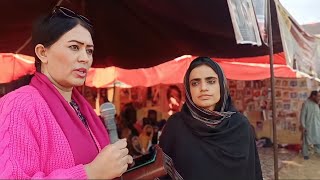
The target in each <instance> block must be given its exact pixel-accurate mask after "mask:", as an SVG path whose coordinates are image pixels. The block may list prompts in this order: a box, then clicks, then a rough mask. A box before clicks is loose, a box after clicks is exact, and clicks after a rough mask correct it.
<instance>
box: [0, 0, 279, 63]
mask: <svg viewBox="0 0 320 180" xmlns="http://www.w3.org/2000/svg"><path fill="white" fill-rule="evenodd" d="M60 2H61V5H63V6H65V7H68V8H70V9H73V10H75V11H76V12H80V13H81V14H84V15H85V16H87V17H88V18H89V19H91V20H92V22H93V24H94V28H95V36H94V42H95V57H94V59H95V61H94V64H93V67H106V66H116V67H121V68H126V69H134V68H146V67H153V66H156V65H159V64H161V63H164V62H166V61H167V60H170V59H174V58H176V57H179V56H181V55H184V54H191V55H194V56H200V55H201V56H204V55H205V56H210V57H219V58H238V57H254V56H262V55H267V54H268V52H269V51H268V47H266V46H265V45H262V46H260V47H257V46H252V45H237V44H236V40H235V36H234V31H233V27H232V23H231V18H230V13H229V9H228V5H227V1H226V0H215V1H212V0H200V1H199V0H161V1H150V0H134V1H133V0H118V1H113V0H104V1H101V0H59V1H58V0H46V1H43V0H3V1H0V7H1V11H0V24H1V28H0V52H1V53H21V54H25V55H30V56H32V55H33V49H32V47H31V43H30V42H29V41H28V40H29V39H30V32H31V26H32V21H33V20H34V19H35V18H36V17H37V16H38V15H40V14H43V13H46V12H50V11H51V10H52V8H53V7H54V6H55V5H57V4H59V3H60ZM271 11H272V13H271V14H272V24H273V26H272V27H273V37H274V38H273V42H274V52H275V53H277V52H282V44H281V38H280V32H279V27H278V21H277V18H276V17H277V14H276V8H275V5H274V2H273V1H271ZM28 42H29V43H28ZM226 60H228V59H226Z"/></svg>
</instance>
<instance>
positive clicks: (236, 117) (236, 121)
mask: <svg viewBox="0 0 320 180" xmlns="http://www.w3.org/2000/svg"><path fill="white" fill-rule="evenodd" d="M231 123H232V124H233V125H236V126H240V127H243V128H249V127H250V128H251V125H250V122H249V120H248V118H247V117H246V116H245V115H243V114H241V113H240V112H235V113H234V114H233V115H232V116H231Z"/></svg>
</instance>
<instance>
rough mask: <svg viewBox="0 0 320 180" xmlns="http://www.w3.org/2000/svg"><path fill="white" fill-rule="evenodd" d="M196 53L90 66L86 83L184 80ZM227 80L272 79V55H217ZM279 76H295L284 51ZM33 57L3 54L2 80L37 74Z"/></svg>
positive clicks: (0, 59) (129, 84)
mask: <svg viewBox="0 0 320 180" xmlns="http://www.w3.org/2000/svg"><path fill="white" fill-rule="evenodd" d="M194 58H195V56H190V55H185V56H181V57H178V58H176V59H174V60H171V61H167V62H166V63H163V64H160V65H157V66H154V67H151V68H141V69H130V70H128V69H122V68H118V67H114V66H113V67H108V68H91V69H90V70H89V72H88V76H87V80H86V85H87V86H90V87H97V88H103V87H110V86H113V85H114V84H115V83H116V84H120V85H121V86H127V87H134V86H153V85H157V84H175V83H182V82H183V78H184V77H183V76H184V74H185V71H186V69H187V68H188V66H189V64H190V62H191V61H192V60H193V59H194ZM214 60H216V61H217V62H218V63H219V64H220V65H221V67H222V68H223V70H224V71H225V74H226V76H227V78H228V79H233V80H259V79H266V78H270V65H269V63H268V62H269V56H260V57H250V58H237V59H221V58H214ZM274 62H275V64H274V71H275V76H276V77H287V78H295V77H296V73H295V72H294V71H292V70H291V69H290V68H289V67H288V66H287V65H286V63H285V62H286V61H285V57H284V54H283V53H280V54H275V55H274ZM34 71H35V68H34V58H33V57H31V56H24V55H20V54H12V53H2V54H1V53H0V73H1V74H0V83H8V82H11V81H13V80H16V79H18V78H19V77H21V76H23V75H26V74H32V73H34Z"/></svg>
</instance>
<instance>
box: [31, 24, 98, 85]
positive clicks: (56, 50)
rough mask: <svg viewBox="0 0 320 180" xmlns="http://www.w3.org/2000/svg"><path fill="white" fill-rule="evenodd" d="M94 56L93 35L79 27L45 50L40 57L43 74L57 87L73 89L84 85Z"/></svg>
mask: <svg viewBox="0 0 320 180" xmlns="http://www.w3.org/2000/svg"><path fill="white" fill-rule="evenodd" d="M37 46H38V45H37ZM36 48H37V47H36ZM92 54H93V41H92V37H91V34H90V33H89V31H88V30H87V29H85V28H84V27H82V26H81V25H77V26H75V27H74V28H73V29H71V30H70V31H68V32H66V33H65V34H64V35H63V36H61V37H60V38H59V39H58V41H57V42H55V43H54V44H52V45H51V46H50V47H48V48H44V49H43V51H42V52H41V53H39V55H38V57H39V56H40V57H39V59H41V61H42V68H41V69H42V72H43V73H44V74H45V75H46V76H47V77H48V78H49V79H50V81H51V82H52V83H53V84H54V85H55V86H57V87H59V88H61V89H72V87H74V86H81V85H83V83H84V81H85V78H86V75H87V72H88V70H89V68H90V67H91V64H92V60H93V58H92Z"/></svg>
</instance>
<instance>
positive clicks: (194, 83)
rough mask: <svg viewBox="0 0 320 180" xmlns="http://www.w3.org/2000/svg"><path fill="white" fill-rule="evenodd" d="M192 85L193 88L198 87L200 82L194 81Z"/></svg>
mask: <svg viewBox="0 0 320 180" xmlns="http://www.w3.org/2000/svg"><path fill="white" fill-rule="evenodd" d="M190 84H191V86H198V85H199V82H198V81H192V82H191V83H190Z"/></svg>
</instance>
